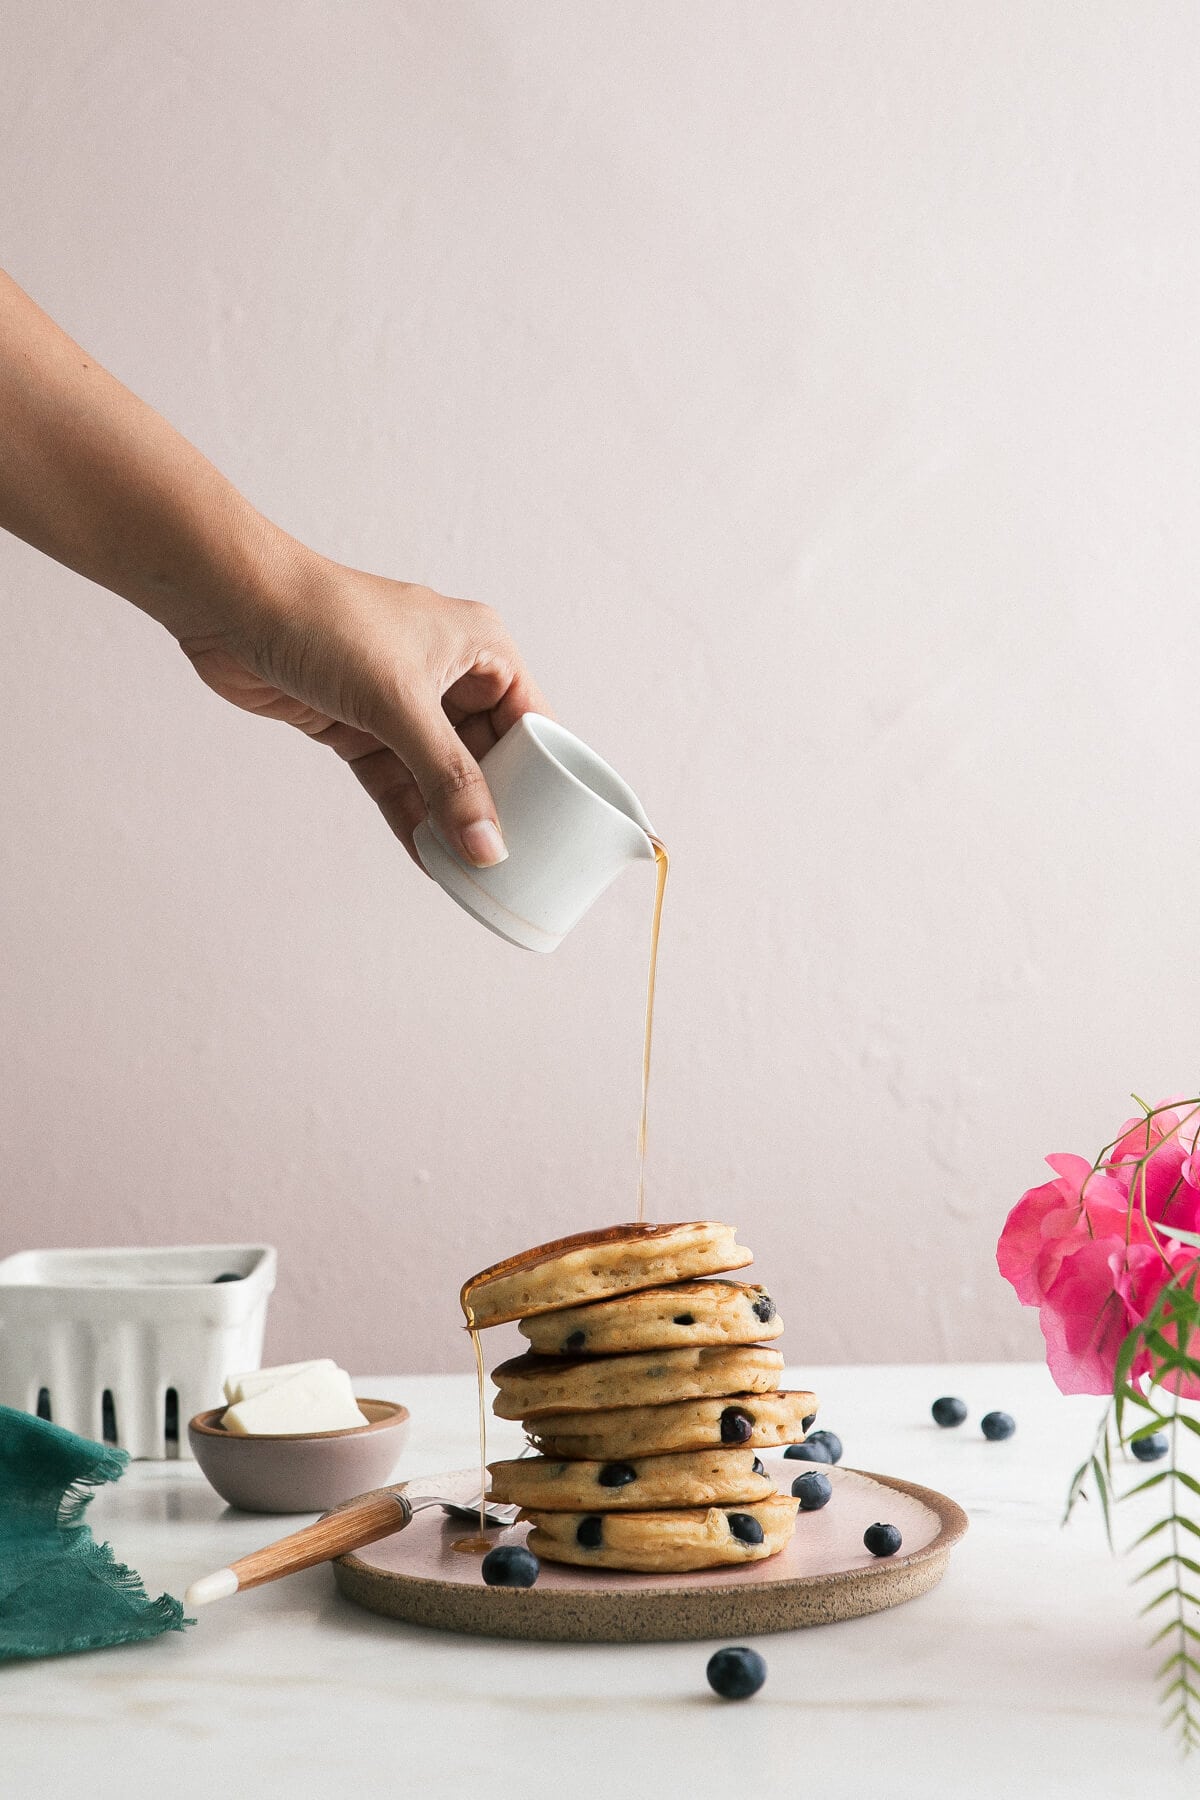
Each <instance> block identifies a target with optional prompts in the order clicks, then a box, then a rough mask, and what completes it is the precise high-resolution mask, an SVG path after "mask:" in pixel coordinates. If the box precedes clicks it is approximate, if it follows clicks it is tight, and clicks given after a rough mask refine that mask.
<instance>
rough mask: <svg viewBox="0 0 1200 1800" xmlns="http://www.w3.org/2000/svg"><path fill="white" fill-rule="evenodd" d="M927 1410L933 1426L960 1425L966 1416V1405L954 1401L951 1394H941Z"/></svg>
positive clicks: (962, 1402) (962, 1401) (961, 1401)
mask: <svg viewBox="0 0 1200 1800" xmlns="http://www.w3.org/2000/svg"><path fill="white" fill-rule="evenodd" d="M929 1410H930V1412H931V1413H932V1414H933V1422H934V1424H935V1425H947V1426H949V1425H961V1424H962V1422H963V1420H964V1419H965V1418H966V1416H967V1403H966V1401H965V1400H958V1399H956V1398H955V1397H954V1395H953V1394H943V1395H942V1398H941V1399H940V1400H935V1401H934V1403H933V1405H932V1406H931V1407H930V1409H929Z"/></svg>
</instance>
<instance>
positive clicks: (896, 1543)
mask: <svg viewBox="0 0 1200 1800" xmlns="http://www.w3.org/2000/svg"><path fill="white" fill-rule="evenodd" d="M902 1541H903V1540H902V1539H901V1536H900V1531H899V1528H898V1527H897V1526H895V1525H868V1526H867V1529H866V1530H865V1531H864V1532H863V1543H864V1544H865V1545H866V1547H867V1549H868V1550H869V1551H870V1552H871V1555H872V1556H895V1554H896V1552H897V1550H898V1549H899V1548H900V1545H901V1542H902Z"/></svg>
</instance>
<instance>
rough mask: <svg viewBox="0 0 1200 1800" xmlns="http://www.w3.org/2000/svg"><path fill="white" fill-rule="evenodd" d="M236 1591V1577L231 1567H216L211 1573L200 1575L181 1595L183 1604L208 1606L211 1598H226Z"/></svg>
mask: <svg viewBox="0 0 1200 1800" xmlns="http://www.w3.org/2000/svg"><path fill="white" fill-rule="evenodd" d="M237 1591H238V1578H237V1576H236V1575H235V1574H234V1572H233V1570H232V1569H218V1570H217V1571H216V1573H215V1574H213V1575H201V1577H200V1579H199V1581H193V1583H192V1585H191V1587H190V1588H189V1589H188V1591H187V1593H186V1594H185V1595H184V1596H183V1604H184V1605H185V1606H208V1605H209V1604H210V1603H211V1602H212V1601H213V1600H227V1599H228V1598H229V1596H230V1594H236V1593H237Z"/></svg>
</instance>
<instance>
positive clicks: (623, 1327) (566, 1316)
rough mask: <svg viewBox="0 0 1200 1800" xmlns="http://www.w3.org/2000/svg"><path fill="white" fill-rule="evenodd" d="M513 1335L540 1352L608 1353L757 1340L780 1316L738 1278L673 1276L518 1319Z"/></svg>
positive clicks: (775, 1329)
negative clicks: (660, 1283)
mask: <svg viewBox="0 0 1200 1800" xmlns="http://www.w3.org/2000/svg"><path fill="white" fill-rule="evenodd" d="M519 1329H520V1331H521V1335H522V1336H523V1337H527V1338H528V1339H529V1342H530V1344H531V1345H532V1346H533V1348H534V1349H535V1350H540V1351H541V1352H542V1353H543V1355H546V1356H577V1355H581V1354H584V1353H586V1354H587V1355H588V1356H610V1355H613V1354H615V1353H620V1352H624V1351H630V1350H668V1349H674V1348H675V1347H676V1345H679V1344H761V1343H765V1342H766V1341H767V1339H768V1338H776V1337H778V1336H779V1334H780V1332H781V1331H782V1330H783V1320H782V1319H781V1318H780V1316H779V1314H778V1313H777V1312H776V1311H775V1302H774V1301H773V1300H772V1299H771V1296H770V1294H768V1292H767V1290H766V1288H763V1287H750V1286H748V1285H747V1284H746V1283H744V1282H740V1281H678V1282H676V1283H675V1284H674V1285H673V1286H671V1287H656V1288H642V1289H641V1290H640V1291H639V1292H638V1293H635V1294H625V1295H622V1296H620V1297H619V1298H618V1299H616V1300H597V1301H594V1302H593V1303H592V1305H591V1306H569V1307H566V1308H564V1309H563V1310H562V1311H561V1312H553V1313H539V1314H538V1315H537V1316H536V1317H535V1318H532V1319H522V1320H521V1323H520V1327H519Z"/></svg>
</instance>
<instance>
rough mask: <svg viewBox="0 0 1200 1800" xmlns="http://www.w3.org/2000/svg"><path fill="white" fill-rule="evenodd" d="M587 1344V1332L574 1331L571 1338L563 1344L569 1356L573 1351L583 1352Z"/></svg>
mask: <svg viewBox="0 0 1200 1800" xmlns="http://www.w3.org/2000/svg"><path fill="white" fill-rule="evenodd" d="M586 1342H587V1332H586V1331H573V1332H572V1333H571V1335H570V1337H569V1338H568V1339H567V1340H566V1342H565V1343H564V1344H563V1349H564V1351H566V1353H567V1354H568V1355H569V1354H570V1352H571V1351H572V1350H582V1349H583V1346H584V1345H585V1344H586Z"/></svg>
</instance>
